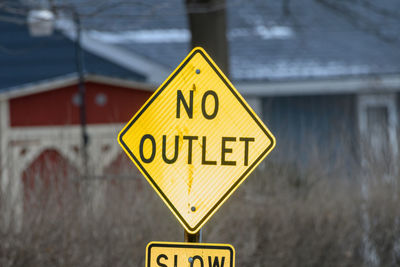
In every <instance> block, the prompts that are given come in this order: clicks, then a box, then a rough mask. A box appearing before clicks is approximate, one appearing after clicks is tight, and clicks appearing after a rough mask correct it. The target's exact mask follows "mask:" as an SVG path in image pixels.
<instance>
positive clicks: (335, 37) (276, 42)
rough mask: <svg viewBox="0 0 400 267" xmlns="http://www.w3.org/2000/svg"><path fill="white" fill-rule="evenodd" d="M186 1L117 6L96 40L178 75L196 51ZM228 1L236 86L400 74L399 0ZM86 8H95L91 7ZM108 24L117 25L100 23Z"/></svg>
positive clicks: (96, 26)
mask: <svg viewBox="0 0 400 267" xmlns="http://www.w3.org/2000/svg"><path fill="white" fill-rule="evenodd" d="M86 2H88V3H90V2H91V1H90V0H88V1H86ZM183 2H184V1H180V0H169V1H163V2H162V3H160V1H155V0H149V1H147V2H146V5H138V4H137V3H136V4H135V3H131V4H129V3H125V4H123V5H115V6H113V7H112V8H111V7H110V8H109V9H107V10H106V11H103V12H101V13H99V14H98V15H97V16H96V19H92V18H87V19H86V20H84V25H85V27H86V28H87V29H88V35H89V36H90V37H91V38H94V39H96V40H99V41H102V42H106V43H110V44H114V45H118V46H120V47H123V48H124V49H126V50H129V51H131V52H134V53H137V54H141V55H145V56H146V57H148V58H149V59H150V60H152V61H154V62H157V63H159V64H162V65H164V66H167V67H169V68H171V69H172V68H174V67H176V66H177V65H178V63H179V62H180V61H181V60H182V59H183V58H184V56H185V55H186V54H187V53H188V51H189V48H190V45H189V41H190V32H189V31H188V30H187V24H188V23H187V20H186V16H185V8H184V6H183ZM227 3H228V6H227V12H228V33H227V35H228V39H229V54H230V64H231V67H230V69H231V78H232V79H233V80H236V81H282V80H286V81H288V80H289V81H290V80H298V79H310V78H326V77H336V76H344V75H365V74H390V73H399V72H400V49H398V47H399V45H400V39H399V36H400V27H398V25H399V23H400V15H399V14H397V13H396V12H397V11H396V10H399V8H400V2H398V1H395V0H383V1H379V3H377V2H376V1H372V0H363V1H356V2H355V1H334V0H297V1H265V0H251V1H241V0H233V1H227ZM285 3H288V5H289V7H290V8H286V6H285ZM79 7H80V8H81V9H82V10H84V11H86V12H89V11H90V10H91V8H90V6H89V4H87V5H84V4H82V5H80V6H79ZM89 13H90V12H89ZM106 18H114V20H113V21H112V23H111V24H104V23H103V24H102V23H99V21H101V19H103V20H104V19H106Z"/></svg>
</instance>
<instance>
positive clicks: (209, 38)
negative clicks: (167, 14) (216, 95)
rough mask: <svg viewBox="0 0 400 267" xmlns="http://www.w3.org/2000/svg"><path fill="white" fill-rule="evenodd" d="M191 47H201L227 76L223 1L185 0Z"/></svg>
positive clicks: (225, 25) (225, 27) (224, 3)
mask: <svg viewBox="0 0 400 267" xmlns="http://www.w3.org/2000/svg"><path fill="white" fill-rule="evenodd" d="M185 3H186V12H187V15H188V20H189V28H190V32H191V34H192V40H191V46H192V48H194V47H196V46H201V47H203V48H204V49H205V50H206V51H207V53H208V54H209V55H210V56H211V58H213V59H214V60H215V62H216V63H217V65H218V67H219V68H220V69H221V70H222V71H223V72H224V74H225V75H226V76H229V60H228V54H229V53H228V52H229V51H228V40H227V37H226V33H227V30H226V29H227V22H226V1H225V0H185Z"/></svg>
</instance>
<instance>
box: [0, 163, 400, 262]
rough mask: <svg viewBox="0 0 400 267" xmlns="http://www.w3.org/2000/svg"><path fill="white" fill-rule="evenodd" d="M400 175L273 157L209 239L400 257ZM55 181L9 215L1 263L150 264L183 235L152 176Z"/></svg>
mask: <svg viewBox="0 0 400 267" xmlns="http://www.w3.org/2000/svg"><path fill="white" fill-rule="evenodd" d="M396 181H397V177H395V178H393V179H392V180H390V181H389V182H388V181H387V180H382V179H379V177H375V178H374V179H372V178H370V179H368V180H365V179H363V178H362V177H357V175H354V174H353V175H352V176H344V174H343V173H340V174H339V173H338V172H335V171H332V170H329V172H328V171H324V170H323V168H321V167H320V164H318V162H315V165H313V168H309V169H307V168H302V170H298V169H296V168H293V167H291V166H289V165H285V166H283V165H278V164H274V163H272V162H271V161H267V164H266V165H265V166H264V170H261V169H258V170H256V171H255V173H254V174H253V175H252V176H251V177H249V179H248V180H247V181H246V182H245V183H244V184H243V185H242V186H241V188H239V189H238V191H237V192H236V193H235V194H234V195H233V196H232V198H231V199H230V200H228V201H227V203H226V204H224V206H223V207H222V208H221V209H220V211H218V212H217V213H216V215H215V216H214V217H213V218H212V219H211V220H210V221H209V222H208V223H207V224H206V226H205V228H204V231H203V239H204V242H218V243H230V244H232V245H233V246H234V247H235V248H236V253H237V257H236V258H237V264H236V265H237V266H252V267H256V266H319V267H320V266H373V262H375V265H377V266H399V261H398V260H399V256H400V242H399V240H400V227H399V226H400V221H399V218H400V214H399V209H398V202H399V201H398V199H399V196H398V192H399V191H398V188H397V185H398V184H397V182H396ZM362 184H364V185H365V184H367V185H368V186H367V188H368V194H367V197H366V195H365V194H362V191H361V188H362V186H361V185H362ZM55 187H57V188H59V187H60V184H58V185H47V186H46V188H43V187H42V188H41V187H40V186H35V188H34V192H33V193H32V192H31V193H30V194H29V196H27V195H25V205H24V208H23V221H22V224H21V225H19V224H18V222H16V221H11V223H10V222H9V221H7V220H4V218H2V220H1V222H0V240H1V242H0V266H2V267H11V266H12V267H14V266H24V267H30V266H32V267H36V266H40V267H42V266H85V267H87V266H124V267H126V266H144V255H145V246H146V244H147V243H148V242H150V241H182V240H183V229H182V228H181V226H180V225H179V223H178V222H177V220H176V219H175V218H174V217H173V215H172V214H171V213H170V212H169V210H168V209H167V208H166V207H165V205H164V204H163V203H162V201H161V200H160V199H159V198H158V196H157V195H156V194H155V193H154V192H153V190H152V188H151V187H150V186H149V185H148V184H147V182H146V181H145V180H144V178H143V177H139V176H132V177H127V178H125V179H112V177H111V176H110V177H109V178H107V179H103V180H83V181H82V180H80V181H79V180H77V179H69V180H68V182H67V183H65V184H63V185H62V190H55ZM96 196H102V197H96ZM6 198H7V193H6V194H4V193H3V194H2V195H1V199H6ZM3 203H4V201H3ZM5 214H6V213H4V212H1V211H0V216H3V217H4V216H5ZM366 215H367V220H366V219H365V218H366V217H365V216H366ZM18 225H19V226H18ZM366 240H367V241H368V242H366ZM367 246H370V247H372V250H373V251H372V250H371V249H370V247H368V248H366V247H367ZM371 251H372V252H374V251H375V252H376V257H375V261H373V262H372V263H371V261H369V260H368V257H367V256H366V255H365V253H372V252H371Z"/></svg>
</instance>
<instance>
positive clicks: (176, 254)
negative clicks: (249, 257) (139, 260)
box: [146, 242, 235, 267]
mask: <svg viewBox="0 0 400 267" xmlns="http://www.w3.org/2000/svg"><path fill="white" fill-rule="evenodd" d="M209 266H211V267H234V266H235V249H234V248H233V247H232V246H231V245H228V244H208V243H170V242H151V243H149V244H148V245H147V248H146V267H209Z"/></svg>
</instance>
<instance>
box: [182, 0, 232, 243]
mask: <svg viewBox="0 0 400 267" xmlns="http://www.w3.org/2000/svg"><path fill="white" fill-rule="evenodd" d="M185 3H186V12H187V16H188V21H189V28H190V32H191V34H192V39H191V47H192V48H194V47H197V46H200V47H203V48H204V49H205V50H206V51H207V53H208V54H209V55H210V56H211V58H213V59H214V60H215V62H216V63H217V65H218V67H219V68H220V69H221V70H222V72H223V73H224V74H225V75H226V76H229V60H228V54H229V53H228V52H229V51H228V40H227V37H226V2H225V0H185ZM184 240H185V242H202V230H201V229H200V231H199V232H198V233H195V234H190V233H188V232H187V231H185V236H184Z"/></svg>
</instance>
